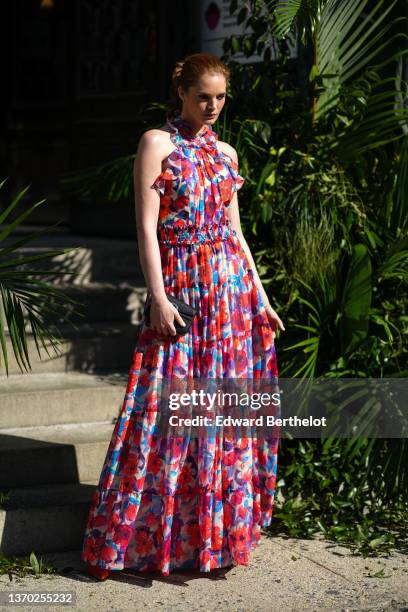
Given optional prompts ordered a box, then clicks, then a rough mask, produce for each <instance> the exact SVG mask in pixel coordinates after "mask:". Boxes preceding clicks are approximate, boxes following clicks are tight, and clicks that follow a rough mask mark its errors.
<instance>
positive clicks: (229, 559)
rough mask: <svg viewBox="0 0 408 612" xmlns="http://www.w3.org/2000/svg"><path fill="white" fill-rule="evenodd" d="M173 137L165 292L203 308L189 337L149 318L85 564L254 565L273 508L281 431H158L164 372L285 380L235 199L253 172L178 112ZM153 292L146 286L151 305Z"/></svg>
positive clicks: (163, 568) (162, 221) (166, 195)
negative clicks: (232, 212) (233, 217)
mask: <svg viewBox="0 0 408 612" xmlns="http://www.w3.org/2000/svg"><path fill="white" fill-rule="evenodd" d="M168 126H169V129H170V131H171V132H170V139H171V142H172V143H173V144H174V146H175V148H174V150H173V152H172V153H170V155H168V157H167V158H166V159H165V160H164V161H163V163H162V172H161V173H160V174H159V176H158V177H157V178H156V180H155V181H154V183H153V184H152V186H151V187H152V189H155V190H156V191H157V193H158V194H159V196H160V212H159V219H158V227H157V236H158V241H159V245H160V253H161V262H162V270H163V280H164V286H165V290H166V292H168V293H171V294H172V295H174V296H175V297H178V298H181V299H184V300H185V301H186V302H188V303H190V304H192V305H193V306H194V307H196V308H197V310H198V314H197V316H196V317H195V318H194V320H193V324H192V326H191V328H190V330H189V332H188V333H187V334H184V335H176V336H174V337H173V336H165V335H162V334H160V333H158V332H156V331H155V330H153V329H151V328H149V327H147V326H146V324H145V323H144V324H143V326H142V329H141V331H140V333H139V336H138V338H137V342H136V346H135V349H134V354H133V359H132V363H131V365H130V370H129V378H128V383H127V387H126V392H125V396H124V400H123V404H122V407H121V411H120V414H119V418H118V420H117V421H116V424H115V427H114V430H113V433H112V437H111V441H110V444H109V448H108V450H107V454H106V457H105V460H104V464H103V467H102V471H101V475H100V479H99V484H98V486H97V487H96V489H95V491H94V494H93V497H92V503H91V507H90V510H89V516H88V520H87V524H86V530H85V534H84V541H83V550H82V557H83V559H84V561H86V562H88V563H90V564H93V565H98V566H99V567H101V568H108V569H112V570H120V569H123V568H133V569H135V570H139V571H148V570H158V571H159V572H161V573H162V574H163V575H168V574H169V573H170V572H171V571H172V570H175V569H186V568H199V570H200V571H202V572H209V571H211V570H212V569H214V568H217V567H224V566H228V565H238V564H240V565H247V564H248V562H249V557H250V552H251V549H252V548H253V547H254V546H256V545H257V543H258V542H259V539H260V535H261V527H264V526H268V525H269V524H270V522H271V519H272V509H273V501H274V495H275V486H276V470H277V451H278V442H279V436H278V435H276V432H275V433H274V435H273V436H272V435H271V436H270V437H269V438H268V439H266V438H262V439H261V438H257V437H256V436H252V437H237V436H234V435H226V434H222V433H217V434H216V435H214V436H212V435H206V436H203V437H192V436H189V435H188V434H185V435H183V436H181V435H179V436H165V435H160V434H159V433H158V430H157V415H158V395H159V387H160V381H161V380H162V379H163V378H168V379H171V378H172V377H175V378H179V379H187V378H188V377H199V378H204V379H208V378H224V377H230V378H247V379H252V378H254V379H260V378H263V379H267V380H269V381H275V382H276V383H277V380H278V368H277V361H276V351H275V345H274V342H273V339H272V330H271V327H270V323H269V320H268V317H267V315H266V311H265V307H264V304H263V301H262V296H261V294H260V292H259V290H258V289H257V286H256V284H255V280H254V275H253V271H252V269H251V266H250V263H249V261H248V258H247V256H246V254H245V251H244V250H243V248H242V246H241V244H240V241H239V239H238V236H237V234H236V232H235V231H234V230H233V229H232V227H231V224H230V221H229V218H228V216H227V214H226V209H227V207H228V206H229V204H230V203H231V199H232V197H233V194H234V193H235V191H237V190H238V189H240V188H241V186H242V185H243V183H244V181H245V179H244V178H243V177H242V176H241V175H240V174H239V169H238V165H237V164H236V163H235V162H234V160H232V159H231V158H230V157H229V156H228V155H226V154H225V153H223V152H221V151H220V150H219V149H218V146H217V138H218V137H217V134H216V133H215V132H214V131H213V129H212V128H211V126H207V125H205V126H204V127H203V129H202V131H201V132H200V133H199V134H193V132H192V129H191V126H190V125H189V123H187V122H186V120H185V119H183V118H182V117H181V114H178V115H176V116H175V117H174V118H173V119H172V120H168ZM148 299H149V296H147V297H146V302H145V308H146V306H147V303H148Z"/></svg>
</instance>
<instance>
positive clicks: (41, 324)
mask: <svg viewBox="0 0 408 612" xmlns="http://www.w3.org/2000/svg"><path fill="white" fill-rule="evenodd" d="M5 182H6V181H5V180H4V181H2V182H1V183H0V189H1V188H2V187H3V186H4V184H5ZM27 191H28V187H26V188H25V189H23V190H22V191H21V192H20V193H18V194H17V196H16V197H15V198H14V199H13V200H12V202H11V203H10V204H9V205H8V206H6V208H5V209H4V210H3V211H2V212H1V213H0V346H1V351H0V366H2V365H3V363H4V367H5V370H6V374H7V375H8V374H9V356H8V350H7V340H8V339H10V342H11V348H12V351H13V354H14V357H15V359H16V362H17V364H18V366H19V368H20V370H21V371H23V369H25V370H26V371H27V370H29V369H31V364H30V355H29V345H28V336H29V334H30V333H31V334H32V339H33V341H34V343H35V346H36V349H37V352H38V355H39V356H40V357H41V349H40V344H41V345H42V347H43V349H44V350H45V352H46V353H47V355H48V356H51V355H50V352H49V348H50V346H52V348H53V349H54V353H55V354H58V352H59V350H60V346H61V336H60V334H59V332H58V328H56V327H54V328H53V326H51V325H50V320H49V318H48V317H49V316H50V315H53V314H59V316H60V315H61V312H67V310H66V307H67V304H68V303H71V304H79V302H78V301H76V300H74V299H72V298H71V297H69V296H67V295H66V294H65V293H64V292H63V291H62V290H61V288H58V287H57V286H56V284H52V281H53V280H55V279H56V278H58V276H61V275H63V276H64V277H65V276H68V275H73V274H75V272H74V271H72V269H70V267H69V266H67V260H66V259H65V263H63V264H62V266H61V265H60V268H59V269H58V270H57V269H56V265H55V261H53V258H55V257H56V256H61V255H64V254H65V253H69V252H71V251H73V250H75V249H72V248H70V249H59V250H54V251H46V252H40V253H38V254H36V255H24V254H21V252H20V251H19V250H20V249H22V248H23V247H27V246H29V245H30V243H32V242H33V241H34V240H35V239H37V238H39V237H40V236H42V235H43V234H45V233H46V232H49V231H51V230H52V229H53V228H54V227H55V225H57V224H55V225H51V226H48V227H46V228H45V229H43V230H38V231H35V232H32V233H31V234H29V235H27V236H25V237H23V238H20V239H15V240H14V242H11V240H12V239H13V232H15V231H16V229H18V228H19V226H20V225H21V224H22V223H23V221H24V220H25V219H26V218H27V217H28V216H29V215H30V214H31V213H32V211H33V210H35V208H37V207H38V206H40V205H41V204H43V202H44V201H45V200H41V201H39V202H36V203H35V204H33V205H31V206H29V207H26V209H25V210H24V212H22V213H21V214H20V215H18V216H17V217H16V218H15V219H13V220H11V221H8V218H9V217H10V216H11V213H12V211H13V210H14V209H16V207H17V206H18V204H19V203H20V202H21V201H22V200H23V198H24V196H25V194H26V193H27ZM7 239H9V241H8V243H7V244H6V240H7ZM10 239H11V240H10ZM38 262H41V265H42V262H44V263H47V262H48V264H50V265H49V267H48V268H47V269H42V268H41V267H38V265H37V263H38ZM71 314H75V315H79V316H83V314H82V313H79V312H77V311H72V312H71ZM67 320H69V317H67ZM1 357H2V358H3V359H1ZM2 361H3V363H2Z"/></svg>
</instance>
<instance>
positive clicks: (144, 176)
mask: <svg viewBox="0 0 408 612" xmlns="http://www.w3.org/2000/svg"><path fill="white" fill-rule="evenodd" d="M157 132H158V130H148V131H147V132H145V133H144V134H142V136H141V138H140V141H139V145H138V149H137V152H136V157H135V161H134V165H133V179H134V193H135V212H136V231H137V242H138V247H139V259H140V265H141V266H142V270H143V274H144V278H145V281H146V284H147V287H148V291H149V293H150V295H151V298H152V303H151V312H150V327H152V328H153V329H155V330H156V331H159V332H161V333H164V334H168V333H169V332H170V333H171V334H172V335H175V334H176V330H175V327H174V317H175V318H176V319H177V321H178V322H179V323H180V324H181V325H184V321H183V319H182V318H181V315H180V313H179V312H178V310H177V308H176V307H175V306H174V305H173V304H172V303H171V302H170V300H168V299H167V296H166V292H165V290H164V282H163V271H162V267H161V254H160V248H159V242H158V239H157V222H158V217H159V210H160V197H159V194H158V193H157V192H156V191H155V190H154V189H151V187H150V186H151V185H152V183H153V181H154V180H155V179H156V177H157V176H158V175H159V174H160V172H161V165H162V164H161V160H162V159H164V158H165V156H166V153H168V151H167V150H166V146H167V148H168V145H167V143H166V142H164V141H163V136H162V135H160V134H157Z"/></svg>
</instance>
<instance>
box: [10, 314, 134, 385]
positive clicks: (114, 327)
mask: <svg viewBox="0 0 408 612" xmlns="http://www.w3.org/2000/svg"><path fill="white" fill-rule="evenodd" d="M58 329H59V331H60V333H61V337H62V340H61V346H59V347H58V351H59V352H58V353H57V352H56V350H55V349H54V348H53V347H52V344H51V343H50V342H48V341H47V342H46V346H47V348H48V352H49V353H50V354H49V355H48V354H47V352H46V350H45V349H44V347H43V346H42V345H41V344H40V352H41V358H40V356H39V355H38V351H37V347H36V344H35V342H34V339H33V336H32V334H31V333H28V334H27V350H28V355H29V358H30V363H31V368H32V369H31V372H33V373H43V372H72V371H80V372H96V371H98V370H128V369H129V367H130V363H131V358H132V356H133V351H134V348H135V344H136V341H137V338H138V335H139V331H140V325H131V324H130V323H122V322H117V323H112V324H108V323H106V322H101V323H98V322H96V323H81V325H80V326H77V329H75V328H74V327H73V326H72V325H58ZM6 343H7V353H8V357H9V373H10V374H17V373H20V372H21V370H20V368H19V366H18V364H17V362H16V360H15V357H14V353H13V350H12V344H11V340H10V337H9V336H8V334H6ZM1 371H2V373H3V374H4V373H5V371H4V365H2V370H1Z"/></svg>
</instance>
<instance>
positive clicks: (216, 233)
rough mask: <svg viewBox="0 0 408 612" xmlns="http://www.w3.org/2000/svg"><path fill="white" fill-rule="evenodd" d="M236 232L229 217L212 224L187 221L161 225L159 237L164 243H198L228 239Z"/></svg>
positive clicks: (158, 232)
mask: <svg viewBox="0 0 408 612" xmlns="http://www.w3.org/2000/svg"><path fill="white" fill-rule="evenodd" d="M231 233H232V234H235V233H236V232H235V230H234V229H232V227H231V222H230V220H229V219H227V220H223V221H220V222H219V223H212V224H210V225H194V224H189V223H187V224H186V225H183V226H181V227H178V226H173V225H159V226H158V228H157V238H158V240H159V242H161V243H163V244H168V245H172V244H176V245H197V244H206V243H209V242H219V241H220V240H226V239H227V238H228V237H229V236H230V234H231Z"/></svg>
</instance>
